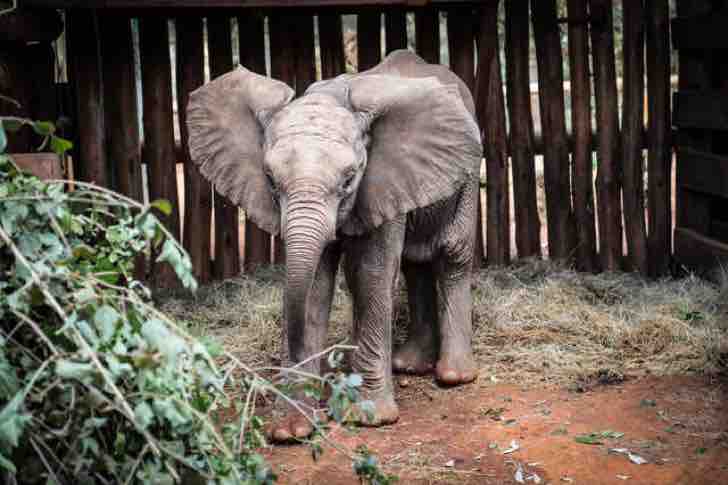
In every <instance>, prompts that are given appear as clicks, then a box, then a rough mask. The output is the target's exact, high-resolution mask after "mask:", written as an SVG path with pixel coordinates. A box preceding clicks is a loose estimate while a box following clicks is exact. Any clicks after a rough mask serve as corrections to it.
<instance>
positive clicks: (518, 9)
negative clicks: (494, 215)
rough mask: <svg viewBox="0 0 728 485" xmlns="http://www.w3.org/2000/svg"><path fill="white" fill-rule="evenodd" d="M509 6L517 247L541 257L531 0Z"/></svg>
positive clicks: (527, 254) (511, 1)
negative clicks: (531, 55) (532, 106)
mask: <svg viewBox="0 0 728 485" xmlns="http://www.w3.org/2000/svg"><path fill="white" fill-rule="evenodd" d="M505 7H506V65H507V72H506V74H507V79H508V90H507V91H508V107H509V110H510V127H511V139H510V146H511V151H510V152H511V157H512V163H513V196H514V198H515V200H514V206H515V219H516V246H517V247H518V256H519V257H521V258H525V257H530V256H539V257H540V256H541V221H540V219H539V215H538V205H537V202H536V201H537V199H536V168H535V160H534V150H533V114H532V113H531V89H530V83H531V81H530V73H529V71H530V69H529V58H530V55H529V54H530V53H529V25H530V21H529V18H530V17H529V10H528V0H508V1H506V2H505Z"/></svg>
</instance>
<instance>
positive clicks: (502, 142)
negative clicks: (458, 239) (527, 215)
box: [448, 0, 511, 266]
mask: <svg viewBox="0 0 728 485" xmlns="http://www.w3.org/2000/svg"><path fill="white" fill-rule="evenodd" d="M498 3H499V0H491V1H490V2H488V3H487V4H486V5H484V6H483V7H482V13H481V21H480V29H479V30H480V36H479V39H480V40H479V43H478V46H479V50H481V51H485V52H487V53H490V54H492V55H488V56H487V57H488V59H489V61H490V62H488V59H481V60H480V61H479V62H478V79H477V80H476V86H477V87H476V93H477V97H478V101H477V105H476V106H477V109H478V111H477V116H478V123H479V124H480V126H481V130H482V131H483V132H484V136H483V139H484V141H485V166H486V200H487V204H486V206H487V221H488V223H487V225H486V230H485V232H486V239H485V242H486V252H487V255H488V258H487V261H488V264H489V265H499V266H501V265H506V264H508V262H509V260H510V252H511V251H510V240H511V238H510V236H511V224H510V217H509V212H510V210H509V198H508V146H507V140H506V115H505V101H504V99H503V81H502V79H501V63H500V55H499V51H500V49H499V46H498ZM448 18H449V16H448ZM450 52H453V51H452V50H451V51H450ZM481 61H482V62H483V63H481ZM485 62H488V63H487V64H486V63H485ZM484 77H487V78H488V82H487V83H484V82H483V80H482V79H483V78H484ZM486 88H487V90H483V89H486Z"/></svg>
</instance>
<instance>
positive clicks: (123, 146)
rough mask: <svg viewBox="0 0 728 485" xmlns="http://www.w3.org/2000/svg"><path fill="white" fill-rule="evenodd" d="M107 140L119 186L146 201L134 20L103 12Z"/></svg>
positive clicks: (101, 28)
mask: <svg viewBox="0 0 728 485" xmlns="http://www.w3.org/2000/svg"><path fill="white" fill-rule="evenodd" d="M99 25H100V32H101V57H102V59H103V75H104V97H105V99H104V110H105V115H106V143H107V147H108V148H107V151H108V154H109V158H110V159H111V164H112V170H113V173H114V179H115V188H116V189H117V190H118V191H119V192H121V193H122V194H126V195H128V196H129V197H131V198H133V199H135V200H142V193H143V191H142V163H141V140H140V139H139V120H138V112H137V109H138V108H137V89H136V78H135V76H136V74H135V69H134V46H133V44H132V32H131V19H129V18H128V17H124V16H119V15H116V14H109V13H104V12H102V13H100V14H99Z"/></svg>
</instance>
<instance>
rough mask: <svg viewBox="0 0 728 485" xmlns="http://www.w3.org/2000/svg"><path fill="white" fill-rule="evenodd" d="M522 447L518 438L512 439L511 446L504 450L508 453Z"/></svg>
mask: <svg viewBox="0 0 728 485" xmlns="http://www.w3.org/2000/svg"><path fill="white" fill-rule="evenodd" d="M520 448H521V447H520V446H519V445H518V442H517V441H516V440H513V441H511V446H510V447H508V449H506V450H503V454H504V455H508V454H510V453H513V452H514V451H518V450H519V449H520Z"/></svg>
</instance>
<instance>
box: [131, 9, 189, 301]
mask: <svg viewBox="0 0 728 485" xmlns="http://www.w3.org/2000/svg"><path fill="white" fill-rule="evenodd" d="M139 50H140V56H141V66H142V86H143V89H142V95H143V103H144V152H143V159H144V160H145V161H146V163H147V169H148V173H149V182H148V185H149V198H150V199H151V200H155V199H166V200H168V201H169V202H170V203H171V204H172V213H171V214H170V215H169V216H167V215H164V214H162V213H161V212H159V211H157V212H156V215H157V217H159V218H160V220H161V221H162V222H163V223H164V224H165V225H166V226H167V228H168V229H169V231H170V232H171V233H172V235H173V236H174V237H176V238H177V239H179V236H180V230H179V229H180V223H179V200H178V196H177V169H176V165H177V159H176V158H175V153H174V128H173V123H174V121H173V115H172V72H171V71H172V68H171V61H170V57H169V56H170V54H169V28H168V26H167V19H166V18H164V17H156V16H149V17H144V18H141V19H139ZM155 259H156V257H155V256H153V257H152V261H154V260H155ZM155 266H156V268H152V271H151V277H152V280H153V282H154V283H155V286H157V287H175V286H178V285H179V282H178V280H177V278H176V276H175V274H174V270H173V269H172V267H171V266H170V265H169V264H167V263H165V264H161V265H159V264H157V265H155Z"/></svg>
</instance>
